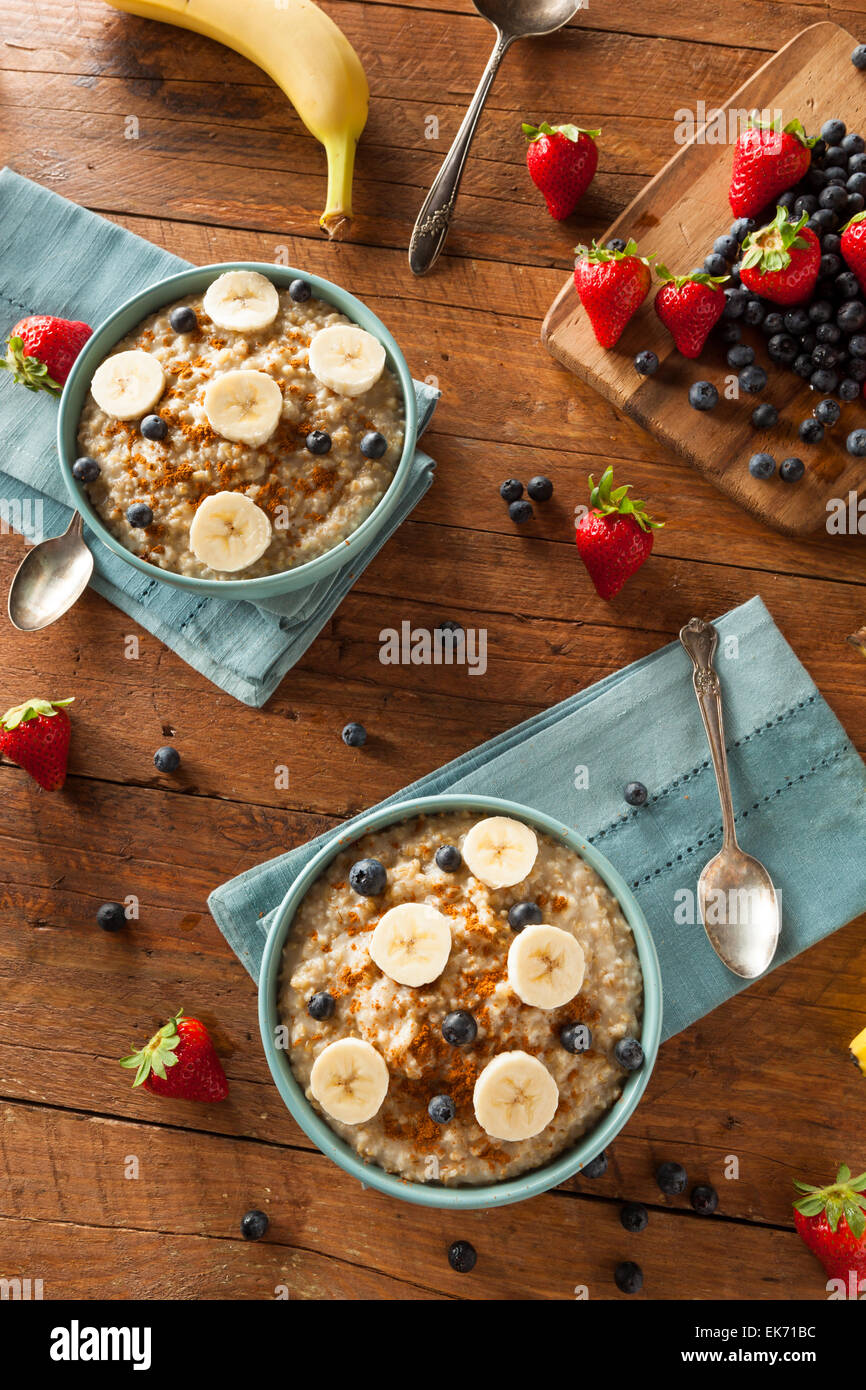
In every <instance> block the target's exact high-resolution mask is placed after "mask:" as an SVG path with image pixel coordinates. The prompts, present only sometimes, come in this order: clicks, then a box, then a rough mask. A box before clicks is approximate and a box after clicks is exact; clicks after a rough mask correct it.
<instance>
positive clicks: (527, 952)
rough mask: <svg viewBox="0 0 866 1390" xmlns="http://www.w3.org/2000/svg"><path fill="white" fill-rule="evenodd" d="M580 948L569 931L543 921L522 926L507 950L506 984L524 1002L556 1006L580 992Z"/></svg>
mask: <svg viewBox="0 0 866 1390" xmlns="http://www.w3.org/2000/svg"><path fill="white" fill-rule="evenodd" d="M585 972H586V960H585V957H584V954H583V947H582V946H581V944H580V942H579V941H578V940H577V938H576V937H574V936H572V934H571V932H568V931H563V930H562V928H561V927H549V926H548V925H547V924H546V923H545V922H539V923H537V924H536V925H535V926H531V927H524V929H523V931H521V932H518V934H517V936H515V938H514V940H513V941H512V943H511V946H510V948H509V951H508V983H509V984H510V985H511V988H512V989H513V990H514V993H515V994H516V995H517V997H518V998H519V999H522V1000H523V1002H524V1004H531V1005H533V1006H534V1007H535V1008H536V1009H559V1008H561V1007H562V1005H563V1004H567V1003H568V1001H569V1000H570V999H573V998H574V996H575V995H576V994H579V993H580V990H581V987H582V985H583V977H584V974H585Z"/></svg>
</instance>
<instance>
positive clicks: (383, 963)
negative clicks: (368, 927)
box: [369, 903, 451, 985]
mask: <svg viewBox="0 0 866 1390" xmlns="http://www.w3.org/2000/svg"><path fill="white" fill-rule="evenodd" d="M369 951H370V958H371V960H372V961H373V962H374V964H376V965H378V967H379V969H380V970H381V971H382V974H383V975H387V976H388V978H389V980H394V981H395V982H396V984H398V985H429V984H430V983H431V981H433V980H436V979H438V978H439V976H440V975H441V974H442V971H443V970H444V969H445V966H446V965H447V964H448V957H449V955H450V954H451V923H450V922H449V921H448V918H447V917H446V916H445V914H444V913H442V912H439V911H438V910H437V908H435V907H431V906H430V904H429V903H400V904H399V905H398V906H397V907H392V908H389V909H388V911H387V912H385V913H383V914H382V916H381V917H380V918H379V921H378V922H377V924H376V929H375V931H374V932H373V935H372V937H371V938H370V946H369Z"/></svg>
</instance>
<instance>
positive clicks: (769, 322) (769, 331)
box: [761, 305, 833, 338]
mask: <svg viewBox="0 0 866 1390" xmlns="http://www.w3.org/2000/svg"><path fill="white" fill-rule="evenodd" d="M827 307H828V308H829V309H830V315H831V317H832V314H833V309H832V306H830V305H828V306H827ZM761 329H762V331H763V332H764V333H765V334H766V335H767V337H768V338H772V337H775V335H776V334H777V333H784V331H785V319H784V317H783V315H782V314H780V313H779V311H778V309H771V310H770V312H769V313H768V314H767V316H766V318H765V319H764V322H763V323H762V324H761Z"/></svg>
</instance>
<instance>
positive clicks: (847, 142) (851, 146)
mask: <svg viewBox="0 0 866 1390" xmlns="http://www.w3.org/2000/svg"><path fill="white" fill-rule="evenodd" d="M842 149H843V150H844V151H845V153H846V154H847V155H848V156H849V157H850V156H851V155H852V154H862V153H863V151H864V150H866V141H864V139H863V136H862V135H857V134H856V132H855V131H853V130H852V131H850V132H849V133H848V134H847V135H846V136H844V138H843V140H842Z"/></svg>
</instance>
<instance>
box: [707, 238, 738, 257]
mask: <svg viewBox="0 0 866 1390" xmlns="http://www.w3.org/2000/svg"><path fill="white" fill-rule="evenodd" d="M713 251H714V252H715V253H716V255H717V256H723V257H724V259H725V260H726V261H732V260H734V259H735V258H736V256H737V255H739V251H740V243H739V242H738V241H737V238H736V237H735V236H732V235H731V233H730V232H726V233H725V235H724V236H718V237H716V239H715V241H714V242H713Z"/></svg>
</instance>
